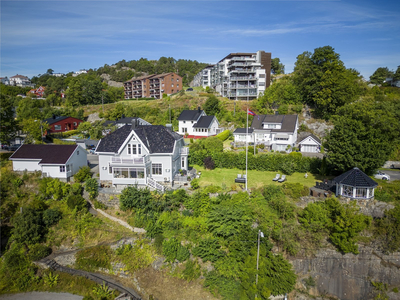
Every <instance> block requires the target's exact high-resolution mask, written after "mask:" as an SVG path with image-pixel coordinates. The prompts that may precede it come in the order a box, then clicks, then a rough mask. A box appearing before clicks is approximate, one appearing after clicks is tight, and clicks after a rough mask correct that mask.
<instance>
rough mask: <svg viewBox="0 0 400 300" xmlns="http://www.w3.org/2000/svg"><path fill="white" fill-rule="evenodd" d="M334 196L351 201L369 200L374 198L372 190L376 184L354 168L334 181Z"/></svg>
mask: <svg viewBox="0 0 400 300" xmlns="http://www.w3.org/2000/svg"><path fill="white" fill-rule="evenodd" d="M334 181H335V182H336V196H342V197H346V198H351V199H370V198H372V197H374V189H375V188H376V187H377V186H378V184H377V183H376V182H375V181H374V180H372V179H371V178H370V177H368V176H367V175H366V174H365V173H364V172H363V171H361V170H360V169H359V168H357V167H355V168H353V169H351V170H350V171H347V172H346V173H343V174H342V175H339V176H338V177H336V178H335V179H334Z"/></svg>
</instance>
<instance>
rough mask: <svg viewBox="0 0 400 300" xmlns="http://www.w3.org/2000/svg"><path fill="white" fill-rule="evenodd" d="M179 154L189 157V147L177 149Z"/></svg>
mask: <svg viewBox="0 0 400 300" xmlns="http://www.w3.org/2000/svg"><path fill="white" fill-rule="evenodd" d="M179 153H180V154H182V155H189V147H183V148H181V149H179Z"/></svg>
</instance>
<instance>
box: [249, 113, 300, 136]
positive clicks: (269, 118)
mask: <svg viewBox="0 0 400 300" xmlns="http://www.w3.org/2000/svg"><path fill="white" fill-rule="evenodd" d="M263 123H281V124H282V126H281V129H273V128H269V129H268V130H270V131H271V132H294V131H295V130H296V123H297V115H256V116H254V118H253V122H252V123H251V127H252V128H253V129H258V130H260V129H264V128H263Z"/></svg>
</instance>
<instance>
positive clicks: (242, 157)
mask: <svg viewBox="0 0 400 300" xmlns="http://www.w3.org/2000/svg"><path fill="white" fill-rule="evenodd" d="M205 157H207V153H206V151H204V150H200V151H194V152H191V153H190V155H189V163H190V164H194V165H200V166H202V165H203V162H204V158H205ZM211 157H212V159H213V160H214V162H215V167H217V168H226V169H234V168H237V169H240V170H244V169H245V168H246V153H245V152H239V153H236V152H222V153H213V154H212V155H211ZM320 167H321V159H319V158H311V157H299V156H293V155H287V154H279V153H276V154H275V153H274V154H257V155H253V154H252V153H249V155H248V169H249V170H258V171H272V172H278V171H280V172H283V173H284V174H288V175H290V174H293V173H294V172H301V173H302V172H311V173H318V172H319V171H318V169H320Z"/></svg>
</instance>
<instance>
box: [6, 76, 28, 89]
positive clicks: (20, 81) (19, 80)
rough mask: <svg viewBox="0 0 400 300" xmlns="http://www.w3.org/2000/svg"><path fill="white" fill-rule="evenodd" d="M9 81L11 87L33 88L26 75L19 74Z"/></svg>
mask: <svg viewBox="0 0 400 300" xmlns="http://www.w3.org/2000/svg"><path fill="white" fill-rule="evenodd" d="M9 81H10V85H14V86H20V87H26V86H33V85H32V83H31V81H30V80H29V78H28V77H26V76H24V75H18V74H17V75H15V76H12V77H10V80H9Z"/></svg>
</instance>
